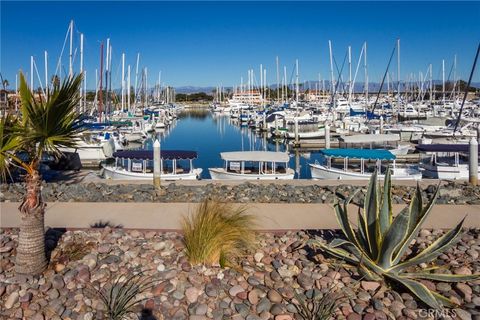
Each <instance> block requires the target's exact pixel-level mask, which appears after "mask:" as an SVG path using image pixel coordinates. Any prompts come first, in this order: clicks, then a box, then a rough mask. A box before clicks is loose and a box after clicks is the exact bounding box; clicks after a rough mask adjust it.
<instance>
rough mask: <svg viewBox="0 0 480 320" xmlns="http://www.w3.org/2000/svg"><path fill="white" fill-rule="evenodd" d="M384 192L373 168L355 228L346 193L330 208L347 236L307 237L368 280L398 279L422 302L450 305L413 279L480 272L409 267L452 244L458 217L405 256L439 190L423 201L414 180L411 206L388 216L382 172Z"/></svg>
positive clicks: (466, 278) (387, 190) (448, 278)
mask: <svg viewBox="0 0 480 320" xmlns="http://www.w3.org/2000/svg"><path fill="white" fill-rule="evenodd" d="M383 189H384V192H383V194H381V193H380V191H379V189H378V186H377V173H376V172H375V173H374V174H373V175H372V178H371V179H370V184H369V186H368V191H367V194H366V196H365V202H364V209H363V213H360V212H359V214H358V223H357V226H358V228H357V229H356V230H355V229H354V228H353V224H352V223H351V222H350V221H349V219H348V213H347V206H348V204H349V203H350V201H351V200H352V199H353V197H354V196H355V194H353V195H351V196H350V197H349V198H348V199H347V200H346V201H344V202H343V206H342V205H341V204H340V203H338V201H337V202H336V203H335V206H334V207H335V213H336V216H337V219H338V222H339V224H340V228H341V229H342V231H343V233H344V235H345V238H346V239H334V240H333V241H332V242H331V243H330V244H329V245H325V244H324V243H322V242H321V241H319V240H311V244H313V245H314V246H318V247H320V248H321V249H323V250H325V251H326V252H328V253H329V254H331V255H333V256H335V257H337V258H340V259H342V260H344V261H345V262H347V263H350V264H353V265H355V266H357V267H358V268H359V270H360V272H362V273H363V274H364V276H365V277H366V278H367V279H371V280H382V279H384V280H389V281H394V282H397V283H400V284H401V285H403V286H404V287H406V288H407V289H408V290H410V291H411V292H412V293H413V294H414V295H415V296H417V297H418V298H419V299H420V300H422V301H423V302H424V303H425V304H427V305H428V306H430V307H432V308H437V309H441V308H442V307H443V306H448V307H451V306H453V303H452V301H450V300H449V299H448V298H446V297H444V296H442V295H440V294H438V293H437V292H434V291H431V290H429V289H428V288H427V287H426V286H425V285H423V284H422V283H420V282H418V281H416V279H428V280H437V281H446V282H458V281H470V280H473V279H477V278H478V277H479V276H480V275H478V274H477V275H453V274H440V273H432V272H431V271H432V270H433V269H428V270H422V271H418V270H414V271H412V269H413V267H415V266H417V265H418V264H421V263H427V262H430V261H432V260H434V259H435V258H436V257H438V256H439V255H441V254H442V253H443V252H445V250H447V249H448V248H450V247H452V246H453V245H454V244H455V243H456V241H457V240H458V238H459V235H460V233H461V230H462V225H463V221H464V219H463V220H462V221H460V223H459V224H458V225H457V226H456V227H455V228H453V229H452V230H450V231H448V232H446V233H445V234H444V235H442V236H441V237H440V238H438V239H437V240H436V241H434V242H433V243H432V244H431V245H430V246H428V247H427V248H425V249H424V250H423V251H421V252H419V253H418V254H415V255H413V256H409V257H405V253H406V251H407V249H408V248H409V246H410V244H411V242H412V240H414V239H415V238H416V237H417V235H418V232H419V230H420V227H421V225H422V224H423V222H424V221H425V219H426V218H427V216H428V214H429V212H430V210H431V208H432V207H433V204H434V203H435V200H436V198H437V194H438V188H437V191H436V192H435V195H434V196H433V198H432V199H431V200H430V201H429V202H428V203H427V204H426V206H423V203H422V194H421V190H420V188H419V186H418V184H417V188H416V192H415V195H414V196H413V198H412V201H411V203H410V205H409V206H408V207H406V208H404V209H403V210H402V211H401V212H400V213H399V214H398V215H397V216H395V217H393V213H392V201H391V177H390V171H388V172H387V174H386V176H385V180H384V188H383Z"/></svg>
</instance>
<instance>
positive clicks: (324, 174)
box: [309, 164, 422, 180]
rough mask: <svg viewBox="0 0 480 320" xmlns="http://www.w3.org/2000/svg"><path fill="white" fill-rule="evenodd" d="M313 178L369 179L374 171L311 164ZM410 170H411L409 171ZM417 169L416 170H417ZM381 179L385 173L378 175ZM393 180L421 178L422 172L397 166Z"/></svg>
mask: <svg viewBox="0 0 480 320" xmlns="http://www.w3.org/2000/svg"><path fill="white" fill-rule="evenodd" d="M309 165H310V171H311V174H312V179H321V180H369V179H370V177H371V176H372V173H359V172H353V171H344V170H340V169H336V168H328V167H326V166H323V165H321V164H309ZM409 171H410V172H409ZM415 171H416V172H415ZM378 178H379V179H383V178H385V175H378ZM392 179H393V180H420V179H422V174H421V173H420V172H419V171H418V170H412V169H408V168H395V171H394V173H393V174H392Z"/></svg>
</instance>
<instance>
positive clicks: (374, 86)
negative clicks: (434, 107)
mask: <svg viewBox="0 0 480 320" xmlns="http://www.w3.org/2000/svg"><path fill="white" fill-rule="evenodd" d="M317 83H318V81H305V82H303V83H302V84H300V85H301V86H302V85H303V88H302V89H304V88H309V87H310V88H311V89H312V90H315V86H316V84H317ZM433 84H434V85H441V84H442V80H433ZM390 85H391V86H393V87H394V88H395V87H396V83H395V82H394V83H393V84H390ZM427 85H428V84H427ZM471 86H472V87H475V88H480V82H472V84H471ZM270 87H271V88H276V85H271V86H270ZM293 87H294V86H293V85H291V86H290V88H293ZM329 88H330V81H328V80H326V81H325V89H326V90H329ZM215 89H216V87H213V86H212V87H201V86H198V87H197V86H180V87H175V92H176V93H196V92H205V93H208V94H211V93H212V91H214V90H215ZM223 89H224V90H227V89H230V90H232V89H233V88H232V87H224V88H223ZM320 89H321V84H320ZM338 89H341V88H340V87H339V88H338ZM378 89H380V83H376V82H373V83H369V84H368V91H369V92H375V91H378ZM391 89H392V87H391ZM363 90H364V83H363V82H357V83H355V88H354V91H355V92H363ZM386 90H387V83H386V82H385V83H384V84H383V91H386Z"/></svg>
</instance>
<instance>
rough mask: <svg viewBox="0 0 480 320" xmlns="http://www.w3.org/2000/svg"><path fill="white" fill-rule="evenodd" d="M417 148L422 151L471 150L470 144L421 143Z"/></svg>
mask: <svg viewBox="0 0 480 320" xmlns="http://www.w3.org/2000/svg"><path fill="white" fill-rule="evenodd" d="M415 148H416V149H417V150H418V151H421V152H466V153H468V152H470V145H468V144H453V143H452V144H419V145H418V146H416V147H415ZM479 154H480V150H479Z"/></svg>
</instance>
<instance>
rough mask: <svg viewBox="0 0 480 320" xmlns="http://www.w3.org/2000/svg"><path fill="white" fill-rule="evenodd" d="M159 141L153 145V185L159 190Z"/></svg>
mask: <svg viewBox="0 0 480 320" xmlns="http://www.w3.org/2000/svg"><path fill="white" fill-rule="evenodd" d="M160 157H161V156H160V140H158V139H156V140H155V142H154V143H153V185H154V186H155V188H156V189H160V174H161V171H162V170H161V168H160V164H161V159H160Z"/></svg>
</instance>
